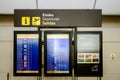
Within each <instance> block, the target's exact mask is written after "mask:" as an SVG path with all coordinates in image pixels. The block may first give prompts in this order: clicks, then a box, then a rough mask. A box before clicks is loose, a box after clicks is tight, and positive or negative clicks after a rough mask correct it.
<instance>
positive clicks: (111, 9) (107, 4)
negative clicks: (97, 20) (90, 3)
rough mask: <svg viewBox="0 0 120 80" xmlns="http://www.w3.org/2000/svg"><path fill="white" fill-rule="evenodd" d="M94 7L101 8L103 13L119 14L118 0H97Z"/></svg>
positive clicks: (119, 2) (119, 0)
mask: <svg viewBox="0 0 120 80" xmlns="http://www.w3.org/2000/svg"><path fill="white" fill-rule="evenodd" d="M96 9H102V14H103V15H120V0H97V3H96Z"/></svg>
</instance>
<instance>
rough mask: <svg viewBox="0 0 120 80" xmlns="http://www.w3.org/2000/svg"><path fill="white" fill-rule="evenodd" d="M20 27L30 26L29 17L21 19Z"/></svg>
mask: <svg viewBox="0 0 120 80" xmlns="http://www.w3.org/2000/svg"><path fill="white" fill-rule="evenodd" d="M21 22H22V25H30V17H22V19H21Z"/></svg>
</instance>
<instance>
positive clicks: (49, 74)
mask: <svg viewBox="0 0 120 80" xmlns="http://www.w3.org/2000/svg"><path fill="white" fill-rule="evenodd" d="M48 34H53V35H54V34H68V35H69V68H70V70H69V73H47V35H48ZM44 42H45V45H44V75H45V76H72V58H71V57H72V51H71V49H72V32H71V31H45V32H44Z"/></svg>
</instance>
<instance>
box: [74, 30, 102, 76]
mask: <svg viewBox="0 0 120 80" xmlns="http://www.w3.org/2000/svg"><path fill="white" fill-rule="evenodd" d="M79 34H98V35H99V50H100V52H99V53H100V54H99V58H100V61H99V63H86V64H85V63H80V64H78V63H77V35H79ZM74 36H75V37H74V40H75V47H74V48H75V55H74V62H75V66H74V74H75V76H81V77H98V76H99V77H102V76H103V49H102V31H76V32H75V34H74ZM96 64H98V69H99V72H98V73H89V72H88V73H87V74H80V73H79V69H78V67H79V66H81V67H91V66H94V65H96ZM81 72H84V70H82V71H81Z"/></svg>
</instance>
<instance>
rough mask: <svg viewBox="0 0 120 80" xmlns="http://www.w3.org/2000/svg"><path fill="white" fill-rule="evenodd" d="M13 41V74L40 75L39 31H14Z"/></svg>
mask: <svg viewBox="0 0 120 80" xmlns="http://www.w3.org/2000/svg"><path fill="white" fill-rule="evenodd" d="M14 41H15V43H14V75H18V76H19V75H20V76H28V75H31V76H37V75H41V70H40V63H41V60H40V59H41V56H40V55H41V54H40V53H41V50H40V49H41V48H40V33H39V32H35V31H31V32H29V31H28V32H27V31H15V32H14Z"/></svg>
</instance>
